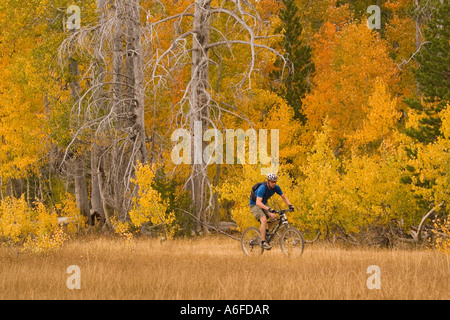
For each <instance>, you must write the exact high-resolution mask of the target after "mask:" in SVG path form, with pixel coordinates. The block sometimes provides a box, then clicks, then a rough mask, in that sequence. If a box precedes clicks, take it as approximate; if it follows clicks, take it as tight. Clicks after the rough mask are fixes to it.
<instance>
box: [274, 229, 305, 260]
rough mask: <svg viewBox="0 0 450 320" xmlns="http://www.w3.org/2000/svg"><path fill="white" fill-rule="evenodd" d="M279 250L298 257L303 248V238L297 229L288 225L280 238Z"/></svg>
mask: <svg viewBox="0 0 450 320" xmlns="http://www.w3.org/2000/svg"><path fill="white" fill-rule="evenodd" d="M280 244H281V250H282V251H283V252H284V254H285V255H287V256H288V257H290V258H295V257H299V256H300V255H301V254H302V253H303V249H304V248H305V240H304V239H303V236H302V234H301V233H300V231H298V230H297V229H295V228H293V227H290V228H287V229H286V231H284V233H283V235H282V236H281V239H280Z"/></svg>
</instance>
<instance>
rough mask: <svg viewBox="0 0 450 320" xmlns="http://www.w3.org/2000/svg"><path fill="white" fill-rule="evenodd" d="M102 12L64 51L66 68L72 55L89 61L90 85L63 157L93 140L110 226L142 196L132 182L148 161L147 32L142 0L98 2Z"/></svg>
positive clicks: (80, 102) (77, 106)
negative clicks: (144, 40) (137, 167)
mask: <svg viewBox="0 0 450 320" xmlns="http://www.w3.org/2000/svg"><path fill="white" fill-rule="evenodd" d="M98 9H99V20H98V21H97V24H95V25H91V26H89V25H88V26H85V27H83V28H82V29H80V30H78V31H76V32H74V33H73V34H71V35H70V36H69V37H67V39H66V40H65V41H64V42H63V43H62V45H61V46H60V51H59V57H60V63H61V65H66V63H67V57H69V56H70V55H71V54H72V53H73V52H77V54H78V55H79V56H80V57H81V58H83V57H86V58H87V59H85V60H87V61H89V63H88V66H87V68H86V70H87V71H86V72H85V74H84V75H82V76H81V79H82V81H83V80H89V84H88V86H86V87H85V88H84V90H83V91H82V93H81V94H80V97H79V98H78V99H77V101H76V103H75V104H74V105H73V108H72V119H74V121H73V126H74V127H75V133H74V134H73V136H72V141H71V142H70V144H69V145H68V147H67V148H66V152H65V157H64V158H65V159H66V158H67V154H68V153H69V152H70V150H71V148H72V147H73V144H74V142H75V141H76V140H77V139H81V136H82V135H85V136H88V137H89V139H91V140H92V141H90V142H91V143H92V144H91V147H92V148H91V149H92V152H91V156H92V157H93V158H92V159H91V160H92V161H91V169H92V173H93V176H94V178H95V179H94V180H92V181H91V183H98V189H97V191H98V193H99V196H100V198H101V201H102V203H103V211H104V214H105V217H106V221H107V222H109V218H110V217H111V215H113V214H114V212H117V213H118V214H119V217H120V218H122V219H125V218H126V217H127V214H128V212H129V210H130V209H131V206H132V199H133V196H134V195H136V192H137V189H136V186H134V185H133V184H132V182H131V179H132V178H133V177H134V174H135V165H136V164H137V162H138V161H140V162H142V163H145V161H146V158H147V151H146V143H145V141H146V134H145V125H144V88H143V83H144V78H143V62H142V59H143V57H142V46H141V39H142V30H141V22H140V16H139V13H140V6H139V1H138V0H132V1H126V0H99V1H98ZM86 132H89V133H90V134H87V135H86ZM85 139H86V138H85ZM94 187H95V185H94ZM93 190H94V188H93ZM98 200H99V198H98V196H97V203H96V205H97V206H98V205H99V203H98Z"/></svg>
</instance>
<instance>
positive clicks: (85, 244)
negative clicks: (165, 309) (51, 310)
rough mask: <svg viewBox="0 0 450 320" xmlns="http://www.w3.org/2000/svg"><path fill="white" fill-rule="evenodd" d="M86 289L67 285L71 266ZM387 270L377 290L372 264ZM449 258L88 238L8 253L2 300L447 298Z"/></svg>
mask: <svg viewBox="0 0 450 320" xmlns="http://www.w3.org/2000/svg"><path fill="white" fill-rule="evenodd" d="M70 265H77V266H79V267H80V270H81V289H79V290H77V289H73V290H70V289H68V288H67V286H66V281H67V278H68V277H69V276H70V274H68V273H66V270H67V267H68V266H70ZM370 265H378V266H379V267H380V269H381V289H372V290H369V289H368V288H367V285H366V281H367V278H368V277H369V276H370V274H366V270H367V267H368V266H370ZM448 281H449V257H448V256H446V255H444V254H442V253H437V252H433V251H430V250H396V249H394V250H388V249H383V250H382V249H377V250H375V249H342V248H332V247H329V246H325V245H320V244H317V245H316V244H315V245H312V246H308V245H307V246H306V248H305V252H304V254H303V256H302V257H300V258H298V259H294V260H292V259H288V258H286V257H284V256H283V253H282V252H281V251H280V250H279V249H274V250H272V251H270V252H265V253H264V255H262V256H260V257H256V258H250V257H247V256H245V255H244V254H243V252H242V251H241V249H240V244H239V243H238V242H237V241H235V240H232V239H229V238H217V237H213V238H204V239H196V240H170V241H166V242H164V243H163V244H161V243H160V242H159V241H158V240H155V239H147V238H141V239H138V240H137V241H136V243H135V246H134V249H133V251H131V250H130V249H129V248H127V247H126V246H125V244H124V242H123V240H121V239H117V238H108V237H86V238H83V239H78V240H74V241H71V242H70V243H67V244H66V245H65V246H64V247H63V248H62V249H60V250H59V251H57V252H54V253H51V254H48V255H45V256H42V255H41V256H39V255H34V254H31V253H22V252H21V253H17V251H16V250H11V249H7V248H4V247H2V248H0V299H151V300H154V299H155V300H156V299H166V300H176V299H188V300H191V299H201V300H208V299H217V300H223V299H227V300H247V299H261V300H264V299H276V300H291V299H295V300H299V299H449V298H450V294H449V283H448Z"/></svg>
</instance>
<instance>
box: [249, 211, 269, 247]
mask: <svg viewBox="0 0 450 320" xmlns="http://www.w3.org/2000/svg"><path fill="white" fill-rule="evenodd" d="M250 210H251V211H252V213H253V216H254V217H255V219H256V220H258V221H259V223H260V224H261V225H260V235H261V240H262V241H265V240H266V227H267V216H266V213H265V212H264V210H263V209H261V208H260V207H258V206H257V205H252V206H250ZM263 225H264V229H263Z"/></svg>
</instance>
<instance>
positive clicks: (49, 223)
mask: <svg viewBox="0 0 450 320" xmlns="http://www.w3.org/2000/svg"><path fill="white" fill-rule="evenodd" d="M57 210H58V211H60V214H61V215H63V216H64V217H65V218H67V221H68V224H67V226H61V225H59V224H58V216H57V214H56V212H55V211H56V210H51V209H48V208H47V207H46V206H45V205H44V204H43V203H41V202H36V203H35V204H34V206H33V207H30V206H29V205H28V204H27V202H26V201H25V198H24V196H22V197H20V198H14V197H7V198H5V199H4V200H3V201H1V202H0V241H1V243H2V244H5V245H8V246H12V245H21V246H22V250H26V251H30V252H33V253H48V252H50V251H53V250H56V249H58V248H60V247H61V246H62V245H63V244H64V243H65V242H66V241H67V240H68V239H69V238H70V237H71V236H74V235H75V234H76V233H78V232H80V231H82V230H84V229H85V227H86V218H85V217H83V216H81V214H80V213H79V210H78V209H77V208H76V204H75V200H74V198H73V197H72V196H70V195H68V197H67V199H66V200H64V202H63V203H62V204H61V205H60V206H58V208H57Z"/></svg>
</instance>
